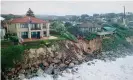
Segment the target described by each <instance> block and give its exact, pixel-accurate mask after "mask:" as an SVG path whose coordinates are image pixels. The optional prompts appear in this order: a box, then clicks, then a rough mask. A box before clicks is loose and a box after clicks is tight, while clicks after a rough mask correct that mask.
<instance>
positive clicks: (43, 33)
mask: <svg viewBox="0 0 133 80" xmlns="http://www.w3.org/2000/svg"><path fill="white" fill-rule="evenodd" d="M49 25H50V23H49V22H47V21H44V20H41V19H38V18H36V17H31V16H25V17H22V18H15V19H12V20H11V21H10V24H9V26H8V32H9V33H15V34H16V35H17V36H18V38H22V39H40V38H43V37H48V36H50V32H49Z"/></svg>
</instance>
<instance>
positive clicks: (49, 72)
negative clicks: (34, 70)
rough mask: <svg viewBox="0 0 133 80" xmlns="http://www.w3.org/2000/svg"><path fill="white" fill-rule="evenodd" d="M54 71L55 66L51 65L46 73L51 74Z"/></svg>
mask: <svg viewBox="0 0 133 80" xmlns="http://www.w3.org/2000/svg"><path fill="white" fill-rule="evenodd" d="M53 69H54V67H53V65H50V66H49V68H47V69H46V71H45V73H47V74H51V73H52V71H53Z"/></svg>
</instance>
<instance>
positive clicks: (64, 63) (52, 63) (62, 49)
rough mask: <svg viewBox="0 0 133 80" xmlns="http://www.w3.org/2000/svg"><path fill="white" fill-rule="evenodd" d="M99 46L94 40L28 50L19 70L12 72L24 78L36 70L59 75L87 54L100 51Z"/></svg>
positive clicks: (66, 42) (55, 44) (99, 43)
mask: <svg viewBox="0 0 133 80" xmlns="http://www.w3.org/2000/svg"><path fill="white" fill-rule="evenodd" d="M101 45H102V43H101V39H100V38H96V39H93V40H91V41H87V40H78V41H77V42H73V41H69V40H63V41H58V42H56V43H54V44H53V45H52V46H50V47H46V46H44V47H41V48H38V49H29V50H26V51H25V53H24V59H23V62H22V63H21V64H20V68H18V69H13V71H14V70H17V71H16V72H17V74H23V76H26V77H27V76H29V75H31V74H32V72H35V71H37V70H38V68H41V69H42V70H43V71H44V72H45V73H47V74H59V72H61V71H63V70H64V69H65V68H67V67H74V65H78V64H80V63H81V62H83V61H84V60H85V58H86V55H87V54H92V53H93V52H94V51H98V50H100V49H101ZM13 73H14V72H13Z"/></svg>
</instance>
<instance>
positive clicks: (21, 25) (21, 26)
mask: <svg viewBox="0 0 133 80" xmlns="http://www.w3.org/2000/svg"><path fill="white" fill-rule="evenodd" d="M20 28H28V24H20Z"/></svg>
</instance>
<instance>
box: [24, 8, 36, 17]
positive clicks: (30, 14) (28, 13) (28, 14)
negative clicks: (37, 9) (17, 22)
mask: <svg viewBox="0 0 133 80" xmlns="http://www.w3.org/2000/svg"><path fill="white" fill-rule="evenodd" d="M26 16H31V17H35V15H34V13H33V11H32V10H31V9H30V8H29V10H28V11H27V13H26Z"/></svg>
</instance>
